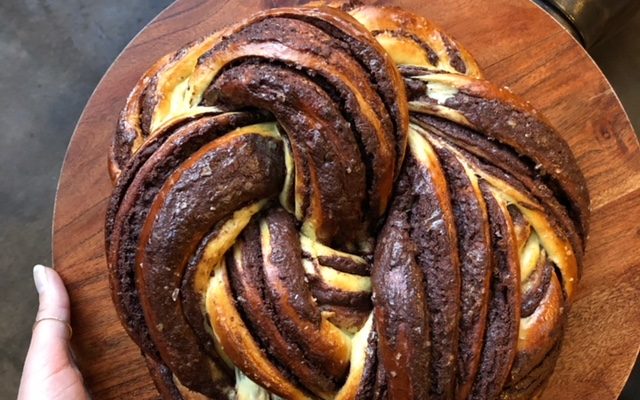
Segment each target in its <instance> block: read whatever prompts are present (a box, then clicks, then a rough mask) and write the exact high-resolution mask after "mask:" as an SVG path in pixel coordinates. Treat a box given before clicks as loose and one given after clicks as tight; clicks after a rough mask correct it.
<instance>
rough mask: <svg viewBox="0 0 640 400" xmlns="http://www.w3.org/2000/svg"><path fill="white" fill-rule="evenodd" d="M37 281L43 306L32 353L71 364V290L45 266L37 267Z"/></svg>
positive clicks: (34, 334) (34, 269)
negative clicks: (68, 291)
mask: <svg viewBox="0 0 640 400" xmlns="http://www.w3.org/2000/svg"><path fill="white" fill-rule="evenodd" d="M33 280H34V281H35V284H36V290H37V291H38V295H39V303H40V305H39V307H38V314H37V315H36V323H35V325H34V328H33V338H32V340H31V350H34V351H35V350H38V351H37V354H47V353H48V354H50V356H49V357H47V358H52V359H55V360H61V361H65V362H68V361H70V358H69V350H68V348H69V339H71V329H70V325H69V314H70V313H69V295H68V294H67V289H66V288H65V287H64V283H63V282H62V279H61V278H60V275H58V273H57V272H56V271H55V270H53V269H52V268H47V267H45V266H42V265H36V266H35V267H34V268H33ZM45 349H46V351H45ZM40 350H42V351H40ZM47 362H51V360H47Z"/></svg>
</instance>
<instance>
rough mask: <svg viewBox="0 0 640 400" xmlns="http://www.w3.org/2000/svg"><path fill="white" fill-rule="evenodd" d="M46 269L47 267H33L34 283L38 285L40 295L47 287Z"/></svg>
mask: <svg viewBox="0 0 640 400" xmlns="http://www.w3.org/2000/svg"><path fill="white" fill-rule="evenodd" d="M45 268H47V267H45V266H44V265H40V264H38V265H36V266H34V267H33V282H34V283H35V284H36V290H37V291H38V294H42V293H43V292H44V289H45V287H46V286H47V271H46V270H45Z"/></svg>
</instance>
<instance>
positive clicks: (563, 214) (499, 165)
mask: <svg viewBox="0 0 640 400" xmlns="http://www.w3.org/2000/svg"><path fill="white" fill-rule="evenodd" d="M413 118H414V121H415V122H416V123H418V124H419V125H420V126H422V127H424V128H425V129H428V131H429V132H431V133H433V134H435V135H437V136H438V137H441V138H442V139H444V140H446V141H447V142H449V143H451V144H452V145H454V146H455V147H456V148H458V149H459V150H461V151H462V152H464V153H467V154H473V155H474V156H476V157H477V158H476V157H470V159H471V160H477V162H476V163H475V164H477V165H479V166H480V167H483V166H489V168H490V169H491V170H492V171H500V173H496V172H494V173H492V175H494V176H496V177H498V178H500V179H502V180H507V182H512V181H514V180H516V181H518V182H519V183H520V184H521V185H520V186H524V187H526V189H527V190H526V192H527V193H531V195H532V196H533V197H534V198H535V199H537V200H538V201H539V202H540V203H542V204H544V206H545V208H546V210H548V212H549V214H550V217H553V218H552V221H553V222H554V223H555V224H556V225H557V226H558V227H559V228H561V230H562V232H564V233H565V235H566V236H567V238H568V239H569V240H570V241H571V244H572V246H573V247H574V249H576V254H577V255H578V257H579V258H580V257H581V254H582V250H583V249H584V240H585V238H584V237H581V236H580V235H579V234H578V226H577V225H576V223H577V222H576V221H574V220H572V219H571V218H569V216H568V215H567V209H566V207H565V206H563V205H561V204H560V203H559V202H558V200H557V199H556V197H555V195H554V193H553V192H552V191H551V189H550V188H549V187H548V186H547V184H546V183H545V182H544V180H543V177H541V176H539V174H538V168H536V165H535V162H533V161H532V160H531V159H530V158H529V157H527V156H523V155H518V154H517V153H516V152H515V151H514V150H513V149H512V148H510V147H508V146H506V145H504V144H501V143H499V142H496V141H495V140H490V139H487V138H485V137H483V136H482V135H481V134H479V133H477V132H475V131H473V130H471V129H468V128H465V127H463V126H461V125H458V124H453V123H451V122H449V121H446V120H443V119H441V118H438V117H433V116H429V115H423V114H414V115H413ZM487 172H489V171H487Z"/></svg>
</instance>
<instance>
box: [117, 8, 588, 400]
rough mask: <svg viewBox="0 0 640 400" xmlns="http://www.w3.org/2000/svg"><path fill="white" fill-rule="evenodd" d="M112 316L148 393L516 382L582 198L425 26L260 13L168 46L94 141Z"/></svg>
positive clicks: (545, 358)
mask: <svg viewBox="0 0 640 400" xmlns="http://www.w3.org/2000/svg"><path fill="white" fill-rule="evenodd" d="M109 173H110V175H111V178H112V180H113V182H114V185H115V189H114V192H113V195H112V198H111V201H110V204H109V207H108V212H107V221H106V227H105V232H106V251H107V259H108V265H109V276H110V283H111V290H112V296H113V300H114V303H115V305H116V310H117V312H118V314H119V316H120V317H121V320H122V323H123V325H124V326H125V328H126V330H127V332H128V333H129V335H130V336H131V337H132V339H133V340H134V341H135V342H136V344H137V345H138V346H139V347H140V348H141V349H142V352H143V354H144V356H145V359H146V360H147V364H148V367H149V370H150V373H151V375H152V377H153V379H154V382H155V383H156V386H157V387H158V390H159V392H160V394H161V396H162V397H163V398H167V399H205V398H216V399H224V398H229V399H231V398H237V399H249V398H251V399H253V398H264V399H270V398H275V396H280V397H281V398H286V399H310V398H314V399H315V398H318V399H327V400H328V399H340V400H350V399H359V400H364V399H372V398H402V399H426V398H434V399H453V398H459V399H464V398H473V399H485V398H492V399H493V398H498V397H501V398H505V399H506V398H526V397H528V396H532V395H535V394H537V393H539V391H540V390H541V388H542V387H543V386H544V383H545V382H546V379H547V378H548V376H549V375H550V374H551V372H552V370H553V366H554V364H555V360H556V358H557V353H558V349H559V346H560V343H561V338H562V332H563V328H564V323H565V322H564V321H566V315H567V311H568V309H569V308H570V305H571V302H572V299H573V298H574V296H575V288H576V286H577V282H578V279H579V268H580V264H581V260H582V253H583V251H584V245H585V240H586V236H587V233H588V214H589V195H588V192H587V189H586V185H585V181H584V177H583V176H582V174H581V172H580V170H579V169H578V167H577V163H576V160H575V158H574V157H573V155H572V153H571V150H570V149H569V148H568V146H567V144H566V143H565V142H564V141H563V140H562V139H561V138H560V136H559V135H558V134H557V132H555V131H554V130H553V128H552V127H551V125H550V124H549V122H548V121H547V120H546V119H545V118H544V117H543V116H541V115H540V114H538V113H537V112H536V111H535V110H534V109H533V107H532V106H531V105H530V104H529V103H526V102H524V101H523V100H521V99H519V98H518V97H517V96H515V95H514V94H513V93H511V92H509V91H508V90H505V89H502V88H499V87H497V86H495V85H494V84H492V83H490V82H488V81H485V80H483V79H482V72H481V71H480V68H479V66H478V64H477V62H476V61H475V60H474V59H473V57H472V56H471V55H470V54H469V53H468V52H467V51H466V50H465V49H464V48H463V47H462V46H460V45H459V44H458V43H457V42H455V41H454V40H453V39H452V38H451V37H449V36H448V35H446V34H445V33H444V32H443V31H442V30H441V29H440V28H438V27H437V26H435V25H434V24H433V23H432V22H430V21H429V20H427V19H425V18H423V17H421V16H417V15H414V14H411V13H409V12H406V11H404V10H402V9H399V8H396V7H374V6H362V5H356V4H355V2H341V1H338V2H330V3H329V4H327V3H323V4H311V5H308V6H305V7H298V8H276V9H271V10H266V11H263V12H261V13H258V14H256V15H253V16H250V17H249V18H247V19H245V20H244V21H241V22H239V23H237V24H235V25H232V26H230V27H227V28H224V29H222V30H220V31H218V32H215V33H213V34H211V35H209V36H207V37H204V38H202V39H200V40H197V41H195V42H192V43H190V44H188V45H186V46H185V47H183V48H182V49H180V50H178V51H176V52H174V53H172V54H169V55H167V56H165V57H163V58H162V59H160V60H159V61H158V62H157V63H156V64H154V65H153V66H152V67H151V68H150V69H149V70H148V71H146V72H145V74H144V75H143V76H142V77H141V79H140V81H139V82H138V83H137V85H136V86H135V87H134V89H133V91H132V92H131V94H130V96H129V98H128V99H127V103H126V105H125V108H124V109H123V111H122V114H121V116H120V119H119V123H118V127H117V130H116V134H115V137H114V141H113V145H112V147H111V149H110V153H109Z"/></svg>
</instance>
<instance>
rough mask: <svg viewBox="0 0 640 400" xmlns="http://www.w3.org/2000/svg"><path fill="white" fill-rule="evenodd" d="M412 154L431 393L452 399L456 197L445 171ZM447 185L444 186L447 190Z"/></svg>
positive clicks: (456, 282)
mask: <svg viewBox="0 0 640 400" xmlns="http://www.w3.org/2000/svg"><path fill="white" fill-rule="evenodd" d="M436 171H437V169H436V168H432V167H428V166H425V165H420V164H419V163H418V162H417V161H416V160H415V159H414V158H413V156H408V157H407V172H408V174H409V176H410V177H411V186H412V193H413V196H414V203H413V209H412V212H411V215H410V220H409V223H410V225H411V238H412V239H413V241H414V242H415V246H416V248H417V250H416V261H417V263H418V265H419V266H420V268H421V270H422V271H423V274H424V276H425V278H426V290H427V292H426V294H427V304H428V309H429V318H430V319H429V326H430V329H431V338H430V340H431V366H430V368H431V372H430V376H431V388H430V397H432V398H452V397H453V393H454V389H455V377H456V366H457V353H458V329H459V321H460V262H459V258H458V257H459V255H458V243H457V235H456V230H455V221H454V215H453V209H452V205H451V199H450V198H449V194H448V192H446V189H444V188H446V187H447V183H446V181H445V178H444V175H440V174H438V173H437V172H436ZM443 189H444V190H443Z"/></svg>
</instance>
